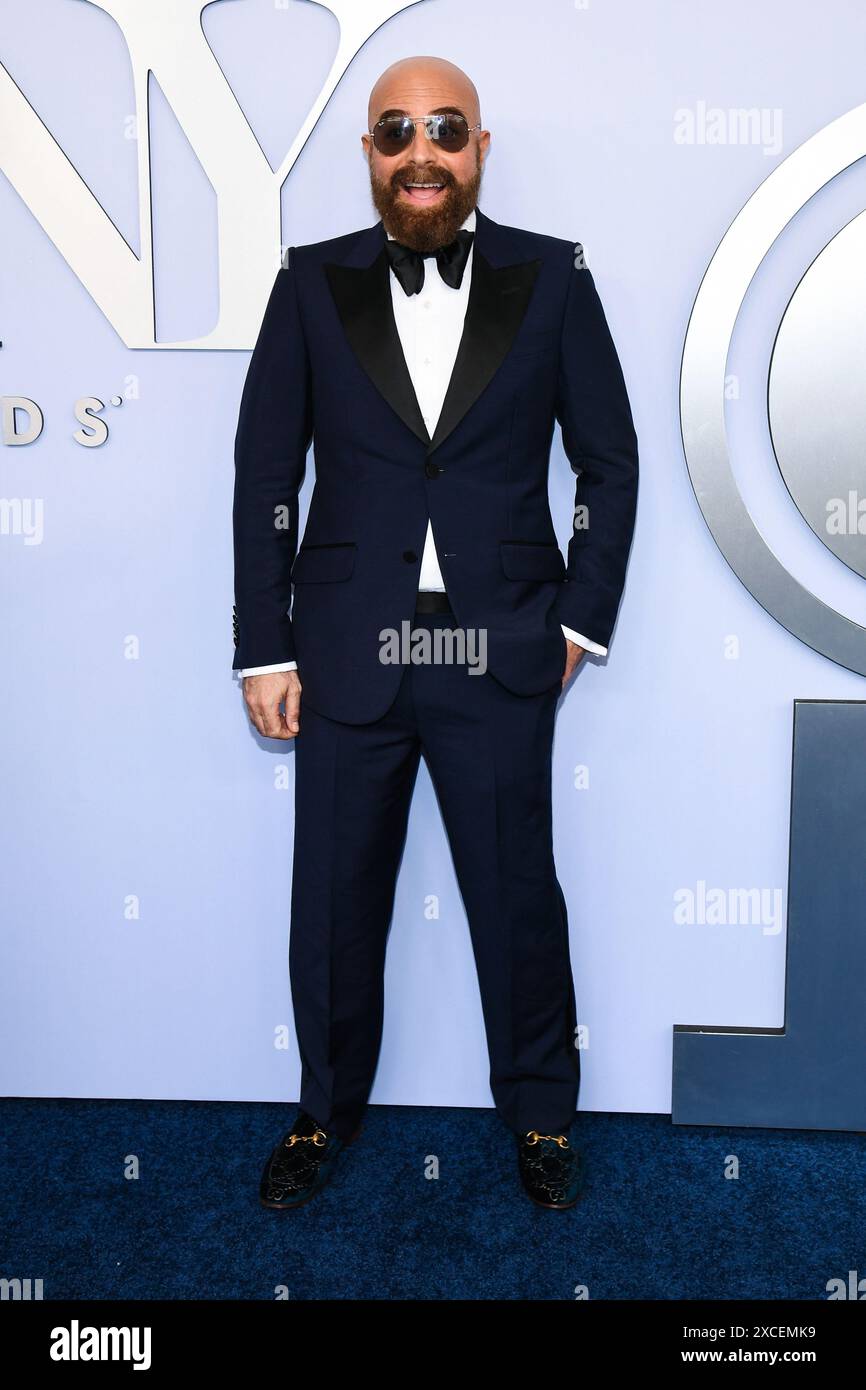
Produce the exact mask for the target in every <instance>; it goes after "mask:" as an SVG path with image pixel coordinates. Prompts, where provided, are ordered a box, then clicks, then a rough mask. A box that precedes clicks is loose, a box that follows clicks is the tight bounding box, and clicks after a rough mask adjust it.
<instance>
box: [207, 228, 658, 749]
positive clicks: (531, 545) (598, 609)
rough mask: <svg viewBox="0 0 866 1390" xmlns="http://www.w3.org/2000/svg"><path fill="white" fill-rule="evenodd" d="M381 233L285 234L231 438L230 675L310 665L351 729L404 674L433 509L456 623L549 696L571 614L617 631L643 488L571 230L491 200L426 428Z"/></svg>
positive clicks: (309, 680) (602, 326)
mask: <svg viewBox="0 0 866 1390" xmlns="http://www.w3.org/2000/svg"><path fill="white" fill-rule="evenodd" d="M385 242H386V233H385V229H384V227H383V225H382V222H381V221H379V222H377V223H375V224H374V225H373V226H372V227H367V228H365V229H364V230H362V231H356V232H350V233H349V234H348V235H346V236H340V237H335V238H333V239H332V240H329V241H321V242H316V243H314V244H311V245H308V246H296V247H291V248H290V250H289V253H288V256H287V264H286V265H285V266H283V267H281V269H280V270H279V271H278V272H277V275H276V279H275V282H274V285H273V289H272V290H271V294H270V298H269V300H268V304H267V307H266V310H265V314H264V318H263V320H262V325H261V329H260V331H259V335H258V339H257V341H256V345H255V348H254V351H253V354H252V357H251V360H250V364H249V368H248V372H247V377H246V381H245V384H244V389H243V394H242V398H241V404H240V411H239V418H238V426H237V434H236V438H235V489H234V511H233V524H234V558H235V617H234V636H235V655H234V662H233V668H232V669H234V670H237V669H239V668H241V667H247V666H262V665H269V664H271V663H276V662H280V661H292V660H295V661H297V663H298V675H299V677H300V680H301V685H302V688H303V696H302V703H303V702H307V703H309V704H310V706H311V707H312V708H313V709H316V710H318V711H319V712H320V713H321V714H324V715H326V716H328V717H330V718H332V719H338V720H342V721H344V722H348V723H353V724H360V723H367V722H369V721H371V720H373V719H377V718H379V717H380V716H381V715H382V714H384V713H385V711H386V710H387V708H388V706H389V705H390V703H391V701H392V700H393V699H394V696H395V695H396V692H397V685H398V682H399V680H400V678H401V675H402V674H403V668H402V667H401V666H399V665H387V664H383V663H382V661H381V660H380V650H381V647H382V634H383V630H384V629H392V630H395V631H396V632H398V633H399V632H400V631H401V624H402V623H403V622H404V621H408V622H410V623H411V621H412V618H413V614H414V610H415V600H416V594H417V590H418V575H419V569H420V564H421V555H422V551H423V548H424V538H425V534H426V530H427V521H428V517H429V518H430V520H431V522H432V526H433V534H434V538H435V542H436V551H437V555H438V558H439V563H440V567H441V570H442V575H443V578H444V582H445V585H446V588H447V592H448V596H449V598H450V601H451V606H452V608H453V610H454V614H455V625H458V626H460V627H463V628H475V629H482V628H483V629H486V633H487V638H486V640H487V666H488V670H489V672H490V674H491V675H492V676H493V677H495V679H497V680H498V681H499V682H500V683H501V684H502V685H504V686H505V687H506V688H507V689H509V690H511V691H513V692H514V693H516V694H518V695H533V694H539V693H541V692H542V691H544V690H547V689H549V688H550V687H551V686H553V685H554V684H556V683H557V682H558V681H559V680H560V678H561V676H562V673H563V670H564V666H565V653H566V642H565V637H564V636H563V634H562V631H561V627H560V624H561V623H564V624H565V625H566V626H567V627H571V628H574V629H576V630H577V631H578V632H582V633H584V634H585V635H586V636H587V637H588V638H590V639H592V640H593V641H597V642H598V643H600V644H601V645H603V646H607V644H608V641H609V639H610V636H611V633H612V630H613V626H614V622H615V619H616V615H617V609H618V607H619V602H620V597H621V594H622V589H623V584H624V581H625V571H626V562H627V559H628V554H629V549H630V546H631V539H632V533H633V529H634V521H635V508H636V500H637V479H638V452H637V439H636V436H635V430H634V425H633V421H632V415H631V410H630V407H629V401H628V396H627V393H626V388H625V384H624V381H623V376H622V371H621V368H620V364H619V359H618V357H617V353H616V349H615V347H614V344H613V341H612V339H611V335H610V331H609V329H608V326H607V322H606V320H605V316H604V311H603V308H602V305H601V302H600V300H599V297H598V293H597V291H596V289H595V284H594V282H593V278H592V274H591V272H590V271H589V270H588V269H586V268H578V267H577V266H576V265H575V260H576V257H575V247H574V244H573V243H572V242H569V241H566V240H564V239H562V238H559V237H551V236H543V235H540V234H539V233H537V232H530V231H524V230H522V229H520V228H518V227H507V226H504V225H501V224H500V223H498V222H494V221H493V219H492V218H490V217H487V216H486V215H485V214H484V213H483V212H482V211H481V209H480V208H477V209H476V232H475V241H474V251H473V263H472V276H471V282H470V287H469V297H468V302H467V308H466V318H465V323H464V328H463V336H462V339H461V342H460V347H459V350H458V353H457V358H456V361H455V365H454V371H453V373H452V376H451V380H450V384H449V386H448V391H447V394H446V396H445V401H444V404H443V407H442V412H441V415H440V417H439V420H438V423H437V424H436V428H435V432H434V434H433V437H432V438H431V437H430V435H429V434H428V432H427V428H426V426H425V424H424V421H423V419H422V416H421V410H420V407H419V405H418V401H417V398H416V396H415V392H414V389H413V386H412V381H411V378H410V375H409V370H408V368H407V366H406V361H405V358H404V356H403V351H402V348H401V344H400V338H399V335H398V332H397V326H396V323H395V320H394V312H393V307H392V303H391V291H390V285H389V280H388V276H389V274H390V269H389V263H388V260H387V257H386V254H385V250H384V247H385ZM577 259H579V260H580V259H582V258H580V257H578V258H577ZM556 421H559V423H560V425H561V428H562V440H563V447H564V450H565V454H566V456H567V458H568V460H569V464H570V466H571V468H572V470H573V471H574V472H575V473H576V474H577V483H576V489H575V504H576V508H577V507H581V511H580V512H579V513H578V512H577V511H576V513H575V514H576V515H577V516H579V518H580V524H578V526H577V527H576V529H573V530H572V534H571V538H570V540H569V543H568V560H567V563H566V561H565V560H564V559H563V555H562V552H561V551H560V549H559V546H558V545H557V541H556V535H555V532H554V527H553V522H552V520H551V515H550V507H549V504H548V494H547V476H548V465H549V451H550V444H551V439H552V436H553V431H554V426H555V423H556ZM311 442H313V445H314V457H315V474H316V478H315V486H314V489H313V493H312V498H311V501H310V509H309V516H308V519H307V524H306V527H305V529H304V535H303V539H302V540H301V543H300V546H298V490H299V488H300V485H301V482H302V480H303V476H304V468H305V459H306V455H307V450H308V448H309V446H310V444H311ZM584 508H585V510H583V509H584ZM586 522H588V524H584V523H586ZM293 588H294V598H292V589H293ZM290 604H291V616H290V615H289V611H288V610H289V608H290Z"/></svg>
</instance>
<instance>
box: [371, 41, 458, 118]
mask: <svg viewBox="0 0 866 1390" xmlns="http://www.w3.org/2000/svg"><path fill="white" fill-rule="evenodd" d="M437 106H453V107H457V109H458V110H460V111H462V112H463V114H464V115H465V117H466V119H467V120H468V122H469V124H470V126H474V125H477V124H478V122H479V121H480V120H481V107H480V104H479V101H478V93H477V91H476V90H475V83H474V82H472V81H471V80H470V79H469V78H468V77H467V76H466V73H465V72H463V71H462V69H461V68H458V67H457V66H456V65H455V64H454V63H449V62H448V59H447V58H433V57H416V58H400V59H399V60H398V61H397V62H396V63H392V64H391V66H390V67H389V68H386V69H385V71H384V72H383V73H382V75H381V77H380V78H379V79H378V80H377V81H376V83H375V84H374V86H373V90H372V92H371V93H370V101H369V105H368V107H367V127H368V129H371V128H372V127H373V125H374V124H375V123H376V121H377V120H378V119H379V117H380V116H381V114H382V112H383V111H405V112H406V113H407V114H408V115H410V116H424V115H426V114H427V113H428V112H429V111H433V110H435V108H436V107H437Z"/></svg>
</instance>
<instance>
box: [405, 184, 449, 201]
mask: <svg viewBox="0 0 866 1390" xmlns="http://www.w3.org/2000/svg"><path fill="white" fill-rule="evenodd" d="M444 192H445V185H444V183H418V182H414V181H413V182H411V183H403V184H401V185H400V194H401V197H403V198H406V199H407V200H408V202H410V203H435V202H438V200H439V199H440V198H441V197H442V195H443V194H444Z"/></svg>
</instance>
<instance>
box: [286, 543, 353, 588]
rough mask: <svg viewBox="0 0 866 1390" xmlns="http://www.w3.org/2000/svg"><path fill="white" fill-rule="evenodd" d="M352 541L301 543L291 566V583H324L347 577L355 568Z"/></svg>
mask: <svg viewBox="0 0 866 1390" xmlns="http://www.w3.org/2000/svg"><path fill="white" fill-rule="evenodd" d="M356 551H357V546H356V545H355V542H354V541H346V542H344V543H342V542H341V543H338V544H334V545H302V546H301V548H300V550H299V551H298V553H297V555H296V556H295V563H294V564H293V566H292V583H293V584H324V583H327V582H328V581H330V580H336V579H348V578H349V575H350V574H351V573H352V570H353V569H354V568H355V553H356Z"/></svg>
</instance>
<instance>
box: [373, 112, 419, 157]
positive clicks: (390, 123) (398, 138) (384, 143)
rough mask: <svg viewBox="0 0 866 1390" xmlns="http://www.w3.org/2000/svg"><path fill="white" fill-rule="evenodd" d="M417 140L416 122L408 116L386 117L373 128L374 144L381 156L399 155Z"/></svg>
mask: <svg viewBox="0 0 866 1390" xmlns="http://www.w3.org/2000/svg"><path fill="white" fill-rule="evenodd" d="M414 138H415V122H414V121H412V120H410V119H409V117H408V116H386V117H385V119H384V120H382V121H377V122H376V124H375V126H374V127H373V144H374V145H375V146H376V149H377V150H378V151H379V153H380V154H399V153H400V151H401V150H405V149H406V148H407V147H408V146H409V145H411V143H412V141H413V140H414Z"/></svg>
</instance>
